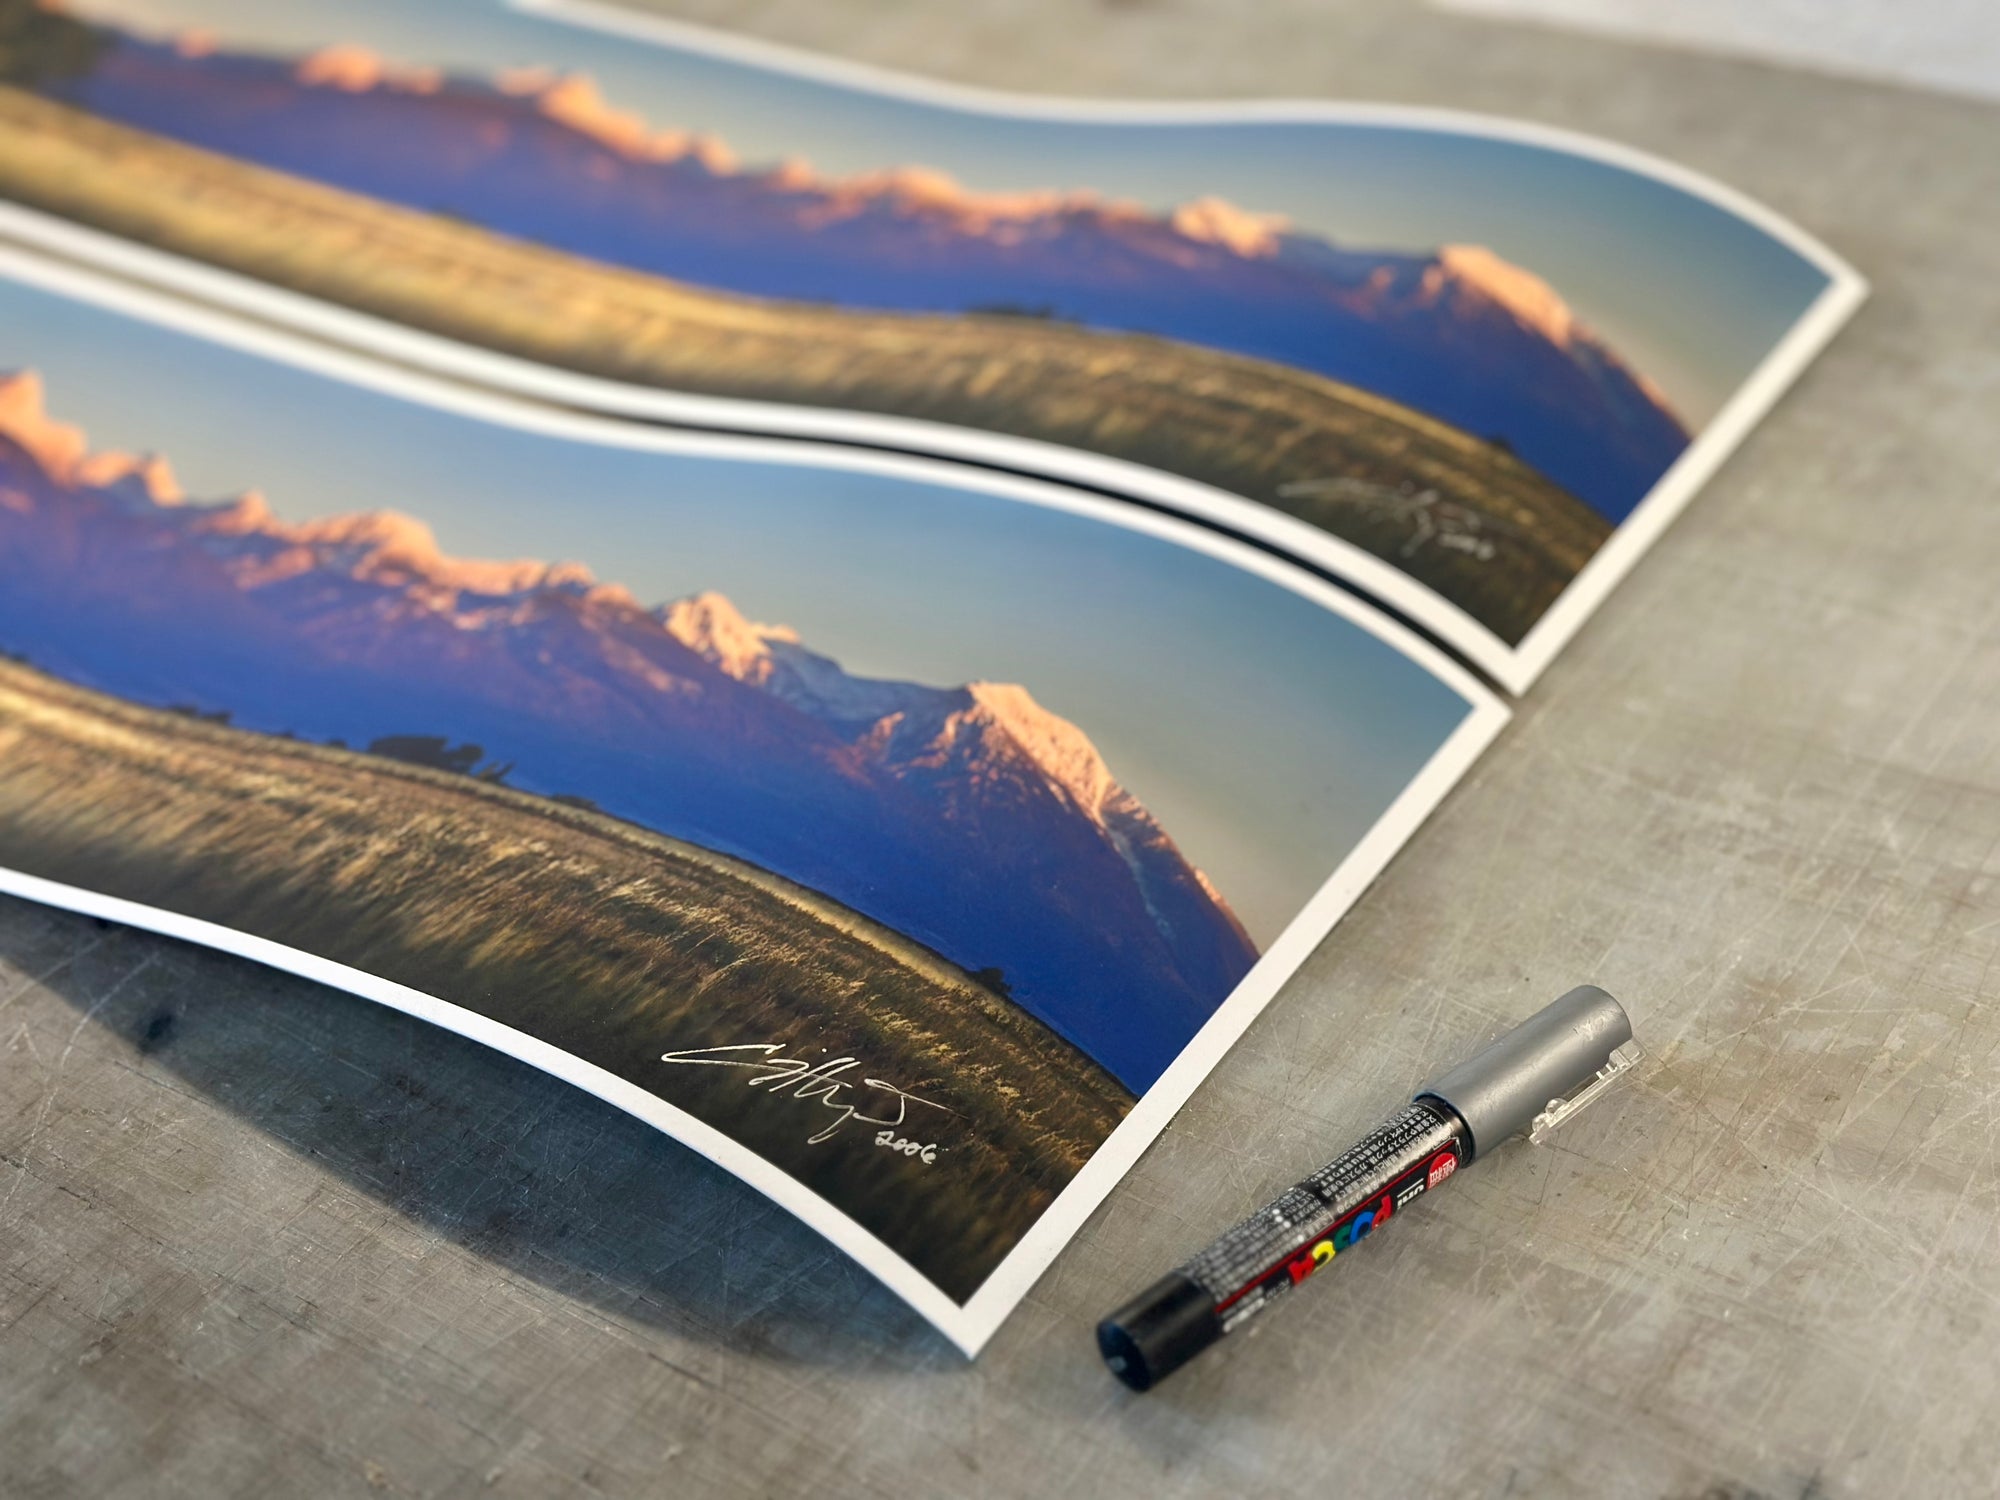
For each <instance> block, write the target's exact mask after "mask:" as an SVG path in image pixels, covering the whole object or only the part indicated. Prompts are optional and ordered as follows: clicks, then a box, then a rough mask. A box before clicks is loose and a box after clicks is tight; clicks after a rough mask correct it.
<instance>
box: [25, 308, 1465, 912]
mask: <svg viewBox="0 0 2000 1500" xmlns="http://www.w3.org/2000/svg"><path fill="white" fill-rule="evenodd" d="M24 368H33V369H36V370H38V371H39V372H40V373H41V374H42V376H43V378H44V380H45V382H46V384H47V399H48V406H49V410H50V413H51V415H52V416H54V417H55V418H57V419H59V420H63V421H67V422H71V423H75V424H78V425H80V426H82V427H84V428H85V429H86V430H87V432H88V433H89V436H90V439H91V441H92V444H93V446H95V447H99V448H119V449H124V450H128V451H137V452H159V453H162V454H164V455H166V456H167V457H168V459H169V460H170V461H171V462H172V464H173V466H174V469H175V471H176V473H177V474H178V475H179V477H180V479H181V481H182V483H183V485H184V486H185V488H186V489H187V491H188V493H189V495H190V496H191V497H193V498H194V499H196V500H216V499H222V498H226V497H229V496H233V495H235V494H238V493H240V492H242V491H243V490H246V489H253V488H254V489H257V490H260V491H262V492H263V493H264V495H265V496H266V498H267V499H268V500H269V502H270V504H271V506H272V508H273V509H274V510H275V511H276V512H277V513H278V514H279V515H280V516H282V517H284V518H285V519H287V520H292V521H299V520H305V519H309V518H312V517H316V516H324V515H338V514H346V513H350V512H354V511H363V510H378V509H389V510H398V511H403V512H405V513H408V514H411V515H414V516H417V517H420V518H421V519H423V520H424V521H426V522H427V523H429V524H430V525H431V527H432V528H433V529H434V530H435V531H436V533H437V536H438V539H439V543H440V545H441V547H442V548H443V550H444V551H445V552H447V553H449V554H453V555H457V556H463V557H501V558H513V557H531V558H540V559H544V560H557V559H563V560H569V559H574V560H577V561H581V562H583V563H585V564H587V565H588V566H589V567H590V568H591V569H592V570H593V571H594V572H595V573H596V574H597V575H598V577H600V578H602V579H605V580H607V581H612V582H617V583H622V584H624V585H626V586H627V587H629V588H630V589H631V590H632V591H633V593H634V594H636V595H637V596H638V597H639V599H640V600H641V601H642V602H644V603H647V604H657V603H664V602H666V601H668V600H671V599H674V598H679V597H682V596H685V595H688V594H692V593H697V592H700V591H702V590H704V589H719V590H720V591H722V592H723V593H725V594H727V595H728V596H729V597H730V598H731V599H732V600H734V601H735V603H736V604H737V605H738V607H739V608H741V609H742V610H743V612H744V613H745V614H746V615H749V616H750V617H751V618H753V619H760V620H764V621H766V622H771V623H783V624H788V625H792V626H794V627H796V628H797V629H798V630H799V632H800V633H801V635H802V637H803V639H804V642H805V644H806V645H807V646H808V647H810V648H811V649H814V650H817V651H820V652H822V653H824V654H826V655H829V656H832V657H833V658H835V659H836V660H838V661H839V662H841V663H842V665H843V666H845V667H846V668H847V669H848V670H849V671H851V672H857V673H862V674H866V675H870V676H879V677H893V678H900V679H906V680H913V681H918V682H925V683H931V684H936V685H956V684H960V683H964V682H969V681H975V680H987V681H999V682H1019V683H1022V684H1025V685H1026V686H1027V687H1028V689H1029V690H1030V691H1031V692H1032V693H1033V694H1034V696H1035V697H1036V698H1037V700H1039V701H1040V702H1041V703H1042V704H1044V705H1045V706H1046V707H1048V708H1050V709H1052V710H1054V711H1055V712H1057V713H1059V714H1062V715H1063V716H1064V717H1066V718H1068V719H1070V720H1072V721H1073V722H1075V723H1077V724H1078V725H1080V726H1081V727H1082V728H1083V729H1084V730H1085V732H1086V733H1088V734H1089V735H1090V737H1091V738H1092V740H1093V741H1094V742H1095V743H1096V745H1097V746H1098V748H1099V750H1100V751H1102V753H1103V754H1104V757H1105V759H1106V761H1107V762H1108V763H1109V765H1110V767H1111V769H1112V772H1113V774H1114V775H1116V776H1117V777H1118V778H1119V779H1120V780H1121V781H1122V782H1123V783H1124V784H1125V785H1126V786H1127V787H1128V788H1130V789H1131V791H1132V792H1133V793H1134V794H1136V795H1137V796H1138V797H1139V798H1140V800H1141V801H1143V802H1144V803H1146V805H1147V806H1149V807H1150V808H1151V809H1152V810H1153V811H1154V813H1155V814H1156V815H1157V816H1158V817H1159V818H1160V820H1161V822H1162V824H1163V825H1164V826H1165V827H1166V828H1167V830H1168V832H1169V833H1170V834H1171V835H1172V836H1173V837H1174V839H1175V841H1176V842H1177V843H1178V844H1179V845H1180V846H1181V848H1182V850H1183V852H1184V853H1186V854H1187V856H1188V857H1189V858H1190V859H1191V860H1192V861H1193V862H1194V863H1195V864H1197V865H1198V866H1200V867H1201V868H1203V869H1204V870H1206V871H1207V872H1208V874H1209V875H1210V876H1211V878H1213V879H1214V881H1215V882H1216V884H1217V886H1218V887H1219V888H1220V889H1221V890H1222V892H1223V894H1224V895H1225V896H1226V897H1227V898H1228V900H1229V901H1230V903H1231V904H1232V905H1233V906H1234V908H1235V910H1236V912H1237V914H1238V915H1239V916H1240V917H1241V918H1242V919H1243V921H1244V923H1245V925H1246V926H1248V927H1249V929H1250V931H1251V933H1252V935H1253V936H1254V937H1255V938H1256V939H1257V941H1258V942H1259V944H1260V945H1262V944H1268V943H1269V942H1270V940H1271V939H1272V938H1273V937H1275V936H1276V934H1277V933H1278V932H1279V931H1281V930H1282V928H1283V927H1284V925H1285V924H1286V923H1287V922H1288V921H1289V920H1290V918H1291V917H1292V916H1293V915H1294V914H1295V913H1296V912H1297V910H1298V908H1299V906H1300V905H1301V903H1303V901H1304V900H1305V899H1306V898H1307V897H1308V896H1309V895H1310V894H1311V893H1312V892H1313V891H1314V890H1315V889H1317V887H1318V886H1319V885H1320V884H1321V883H1322V882H1323V881H1324V880H1325V879H1326V877H1327V876H1328V875H1329V874H1330V873H1331V872H1332V870H1333V868H1334V867H1335V865H1336V864H1338V863H1339V861H1340V860H1341V859H1342V858H1343V857H1344V856H1345V855H1346V854H1347V852H1348V851H1349V849H1350V848H1351V847H1352V845H1353V844H1354V842H1355V841H1356V840H1357V839H1358V838H1359V837H1360V836H1361V835H1362V834H1363V833H1365V832H1366V831H1367V829H1368V828H1369V827H1370V826H1371V825H1372V824H1373V823H1374V822H1375V820H1376V819H1377V818H1378V817H1379V816H1380V814H1381V813H1382V811H1383V810H1384V809H1385V808H1386V807H1387V806H1388V804H1389V803H1390V802H1391V801H1392V800H1393V799H1394V798H1395V797H1396V795H1397V794H1398V793H1399V792H1401V791H1402V789H1403V788H1404V786H1405V785H1406V784H1407V783H1408V781H1409V779H1410V778H1411V777H1412V776H1413V775H1415V774H1416V772H1417V771H1418V770H1419V769H1421V768H1422V766H1423V765H1424V764H1425V762H1426V761H1427V760H1428V759H1429V758H1430V757H1431V755H1432V754H1433V753H1434V752H1435V751H1436V750H1437V748H1438V747H1439V746H1440V745H1441V744H1442V742H1443V741H1444V739H1445V738H1446V737H1447V736H1448V735H1449V734H1450V733H1451V731H1452V730H1453V729H1455V728H1456V727H1457V726H1458V725H1459V724H1460V723H1461V722H1462V721H1463V719H1464V717H1465V715H1466V713H1467V711H1468V706H1467V704H1466V702H1465V700H1464V699H1463V698H1461V697H1460V696H1459V695H1458V694H1457V693H1456V692H1455V691H1453V690H1452V689H1450V688H1448V687H1446V686H1445V685H1443V684H1442V683H1440V682H1438V681H1437V680H1436V679H1435V678H1433V677H1432V676H1431V675H1430V674H1429V673H1427V672H1425V671H1424V670H1423V669H1421V668H1420V667H1418V666H1416V665H1415V664H1413V663H1412V662H1410V661H1409V660H1408V659H1407V658H1405V657H1403V656H1402V655H1401V654H1400V653H1398V652H1397V651H1395V650H1393V649H1392V648H1390V647H1389V646H1387V645H1384V644H1383V643H1382V642H1381V641H1379V640H1377V639H1376V638H1375V637H1374V636H1372V635H1371V634H1369V633H1368V632H1366V631H1364V630H1362V629H1360V628H1359V627H1357V626H1355V625H1353V624H1351V623H1349V622H1348V621H1346V620H1345V619H1343V618H1341V617H1340V616H1338V615H1335V614H1333V613H1331V612H1329V611H1327V610H1326V609H1324V608H1322V607H1321V606H1319V605H1317V604H1314V603H1311V602H1309V601H1308V600H1306V599H1304V598H1301V597H1300V596H1298V595H1297V594H1294V593H1292V592H1291V591H1289V590H1286V589H1284V588H1281V587H1279V586H1277V585H1275V584H1273V583H1270V582H1268V581H1266V580H1264V579H1261V578H1259V577H1257V576H1255V575H1252V574H1248V573H1244V572H1242V571H1240V570H1238V569H1236V568H1234V567H1232V566H1230V565H1229V564H1227V563H1225V562H1222V561H1220V560H1218V559H1215V558H1212V557H1209V556H1207V555H1205V554H1202V553H1199V552H1195V551H1191V550H1189V549H1186V548H1183V547H1180V546H1177V545H1174V544H1172V543H1169V542H1164V541H1161V540H1158V539H1155V538H1151V537H1146V536H1142V535H1139V534H1137V533H1134V532H1131V531H1129V530H1126V529H1125V528H1123V527H1119V526H1116V525H1113V524H1110V523H1107V522H1104V521H1099V520H1095V519H1092V518H1087V517H1079V516H1072V515H1066V514H1062V513H1059V512H1056V511H1050V510H1046V509H1043V508H1040V507H1036V506H1032V505H1028V504H1024V503H1021V502H1019V501H1015V500H1010V499H1005V498H1001V497H997V496H993V495H990V494H982V493H978V492H973V491H966V490H961V489H957V488H955V487H951V486H948V485H944V484H933V483H929V482H925V481H916V480H909V479H902V478H889V477H885V476H881V475H870V474H858V473H854V472H851V471H850V472H841V471H838V470H829V469H824V468H817V467H812V466H807V465H802V464H780V463H769V462H750V461H743V460H733V459H725V458H713V457H696V456H689V455H684V454H660V453H645V452H636V451H633V450H630V449H623V448H617V447H611V446H604V445H599V444H596V443H591V442H583V441H574V440H569V439H564V438H555V437H549V436H544V435H539V434H534V433H530V432H525V431H523V430H520V429H518V428H515V427H511V426H507V425H501V424H497V423H492V422H487V421H482V420H477V419H474V418H471V417H467V416H463V415H459V414H455V413H450V412H446V411H442V410H439V409H437V408H434V407H431V406H427V405H423V404H420V403H416V402H412V401H407V400H404V399H401V398H398V397H393V396H389V395H385V394H383V393H380V392H377V391H373V390H368V389H365V388H362V387H358V386H353V385H350V384H348V383H346V382H344V381H340V380H336V379H333V378H331V377H329V376H325V375H320V374H316V373H312V372H309V371H306V370H302V369H299V368H296V367H294V366H292V365H288V364H283V363H279V362H274V361H272V360H269V359H265V358H262V357H259V356H256V355H252V354H248V353H246V352H243V351H241V350H238V349H234V348H230V347H228V346H226V345H224V344H219V343H214V342H211V341H209V340H207V339H203V338H198V337H195V336H193V335H190V334H185V333H180V332H176V331H173V330H171V329H167V328H163V327H160V326H158V325H156V324H153V323H149V322H145V321H142V320H139V319H135V318H131V317H128V316H125V315H122V314H119V313H115V312H112V311H109V310H106V309H103V308H100V307H97V306H94V305H92V304H89V303H85V302H79V301H75V300H72V299H69V298H66V297H63V296H59V295H56V294H53V293H50V292H45V291H42V290H39V289H35V288H31V287H26V286H23V285H19V284H17V283H13V282H9V281H5V280H0V371H13V370H19V369H24Z"/></svg>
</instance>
